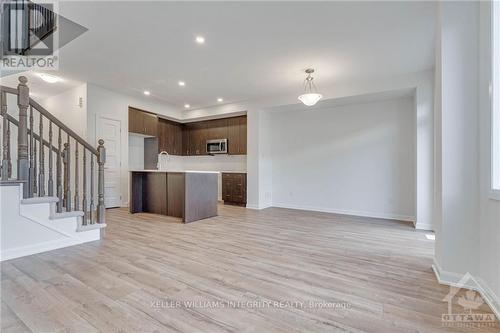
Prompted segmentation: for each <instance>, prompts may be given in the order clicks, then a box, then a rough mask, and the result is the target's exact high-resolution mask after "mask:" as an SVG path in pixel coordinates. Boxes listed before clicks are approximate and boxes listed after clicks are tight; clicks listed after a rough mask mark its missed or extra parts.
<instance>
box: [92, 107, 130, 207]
mask: <svg viewBox="0 0 500 333" xmlns="http://www.w3.org/2000/svg"><path fill="white" fill-rule="evenodd" d="M101 119H106V120H112V121H116V122H118V123H119V124H120V134H119V138H120V142H119V147H118V151H119V153H120V160H119V167H118V178H119V181H118V189H119V192H120V205H119V207H124V205H123V195H122V141H123V140H122V120H121V119H118V118H114V117H110V116H107V115H106V116H104V115H96V117H95V122H96V126H95V128H96V131H95V133H96V134H95V136H96V139H95V141H96V142H98V141H99V139H100V137H99V134H100V133H101V121H100V120H101ZM104 148H106V142H104ZM104 165H105V166H106V164H104ZM104 197H106V195H104Z"/></svg>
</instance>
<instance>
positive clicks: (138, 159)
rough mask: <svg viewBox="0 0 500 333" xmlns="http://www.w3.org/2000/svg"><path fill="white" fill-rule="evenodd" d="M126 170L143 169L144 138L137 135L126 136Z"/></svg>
mask: <svg viewBox="0 0 500 333" xmlns="http://www.w3.org/2000/svg"><path fill="white" fill-rule="evenodd" d="M128 168H129V169H130V170H132V169H134V170H141V169H144V138H143V137H142V136H139V135H135V134H129V135H128Z"/></svg>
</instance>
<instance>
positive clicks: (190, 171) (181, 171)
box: [129, 169, 220, 173]
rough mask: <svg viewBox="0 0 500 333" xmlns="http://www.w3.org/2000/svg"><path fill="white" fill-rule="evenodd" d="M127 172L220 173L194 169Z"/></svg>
mask: <svg viewBox="0 0 500 333" xmlns="http://www.w3.org/2000/svg"><path fill="white" fill-rule="evenodd" d="M129 172H179V173H220V172H219V171H196V170H156V169H149V170H129Z"/></svg>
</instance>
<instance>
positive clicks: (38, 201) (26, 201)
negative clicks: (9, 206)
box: [21, 196, 59, 205]
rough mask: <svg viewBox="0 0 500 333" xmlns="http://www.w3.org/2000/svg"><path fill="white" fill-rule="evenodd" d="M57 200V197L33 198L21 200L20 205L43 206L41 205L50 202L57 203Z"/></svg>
mask: <svg viewBox="0 0 500 333" xmlns="http://www.w3.org/2000/svg"><path fill="white" fill-rule="evenodd" d="M58 201H59V198H58V197H53V196H52V197H33V198H26V199H21V204H22V205H36V204H43V203H52V202H58Z"/></svg>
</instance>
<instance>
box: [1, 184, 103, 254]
mask: <svg viewBox="0 0 500 333" xmlns="http://www.w3.org/2000/svg"><path fill="white" fill-rule="evenodd" d="M21 196H22V187H21V186H0V221H1V222H0V226H1V231H2V232H1V236H2V239H1V240H2V241H1V248H0V259H1V260H2V261H3V260H9V259H13V258H18V257H22V256H26V255H31V254H35V253H40V252H45V251H50V250H55V249H59V248H62V247H67V246H72V245H78V244H82V243H85V242H90V241H95V240H99V239H100V237H101V230H100V229H94V230H85V231H81V230H80V231H77V229H78V226H79V223H80V219H81V217H79V216H71V217H62V218H58V219H51V218H50V217H51V216H53V214H54V213H55V207H56V206H55V203H28V204H21V199H22V197H21Z"/></svg>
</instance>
